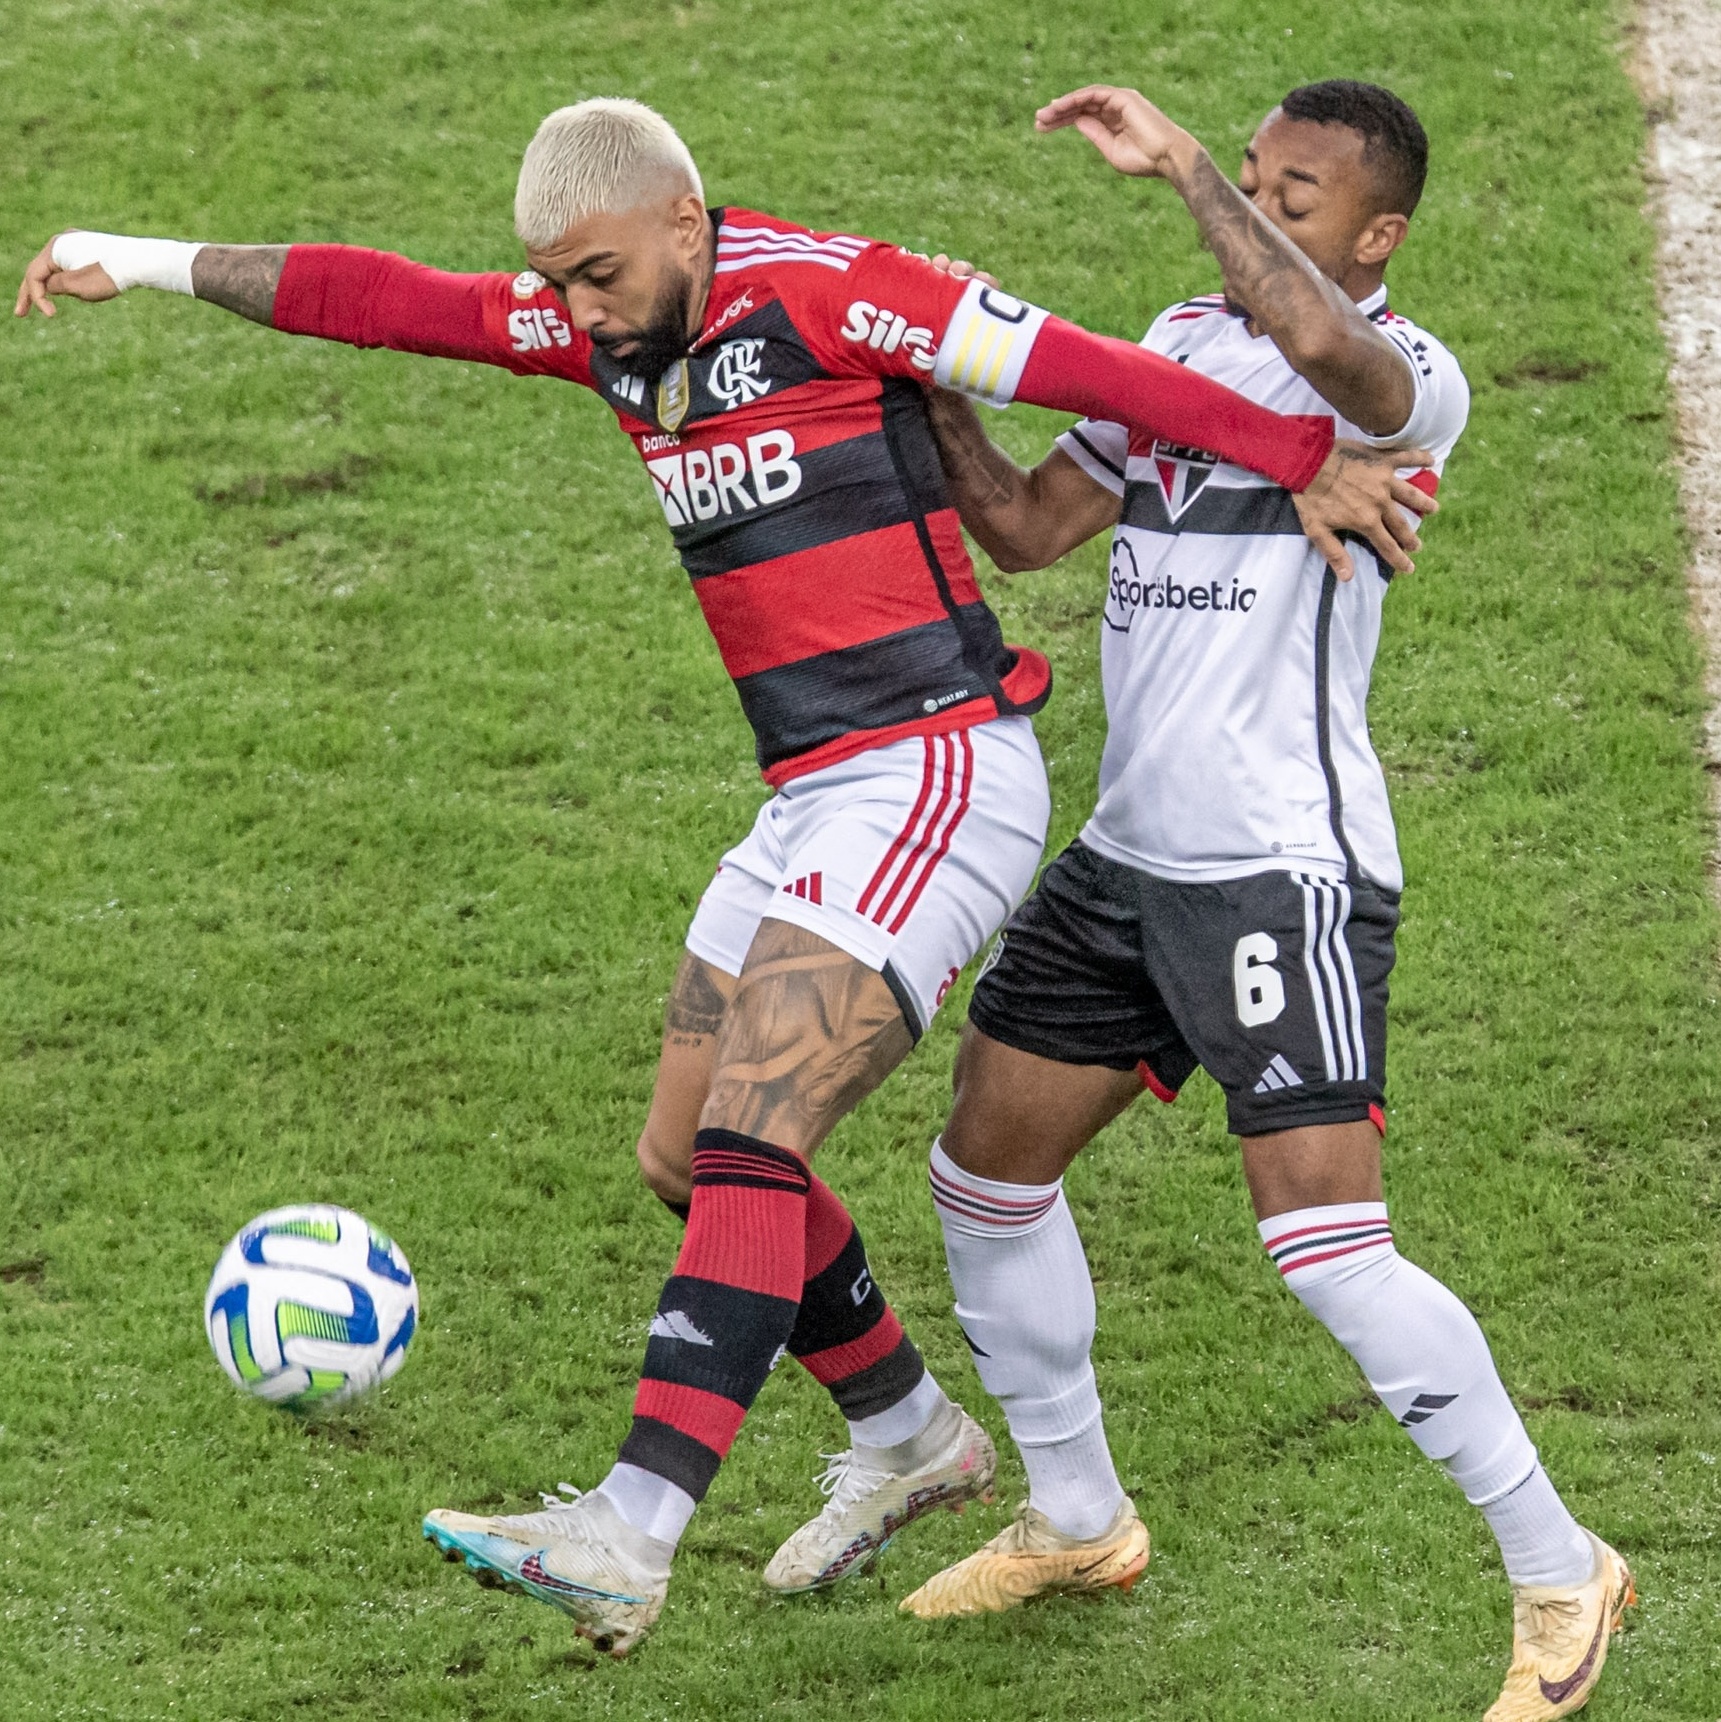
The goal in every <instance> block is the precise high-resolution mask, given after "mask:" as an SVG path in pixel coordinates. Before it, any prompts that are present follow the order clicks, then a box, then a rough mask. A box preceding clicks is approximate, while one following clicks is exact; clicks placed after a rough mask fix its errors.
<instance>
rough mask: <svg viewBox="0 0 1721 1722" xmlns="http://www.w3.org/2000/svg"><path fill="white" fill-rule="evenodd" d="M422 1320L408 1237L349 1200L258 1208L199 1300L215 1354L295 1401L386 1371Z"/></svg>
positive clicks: (342, 1391) (235, 1375)
mask: <svg viewBox="0 0 1721 1722" xmlns="http://www.w3.org/2000/svg"><path fill="white" fill-rule="evenodd" d="M417 1325H418V1286H417V1285H416V1283H415V1282H414V1280H413V1277H412V1269H411V1268H409V1267H408V1266H407V1265H406V1257H405V1256H403V1255H402V1254H401V1253H400V1246H399V1245H398V1244H396V1243H394V1242H393V1241H392V1240H391V1239H389V1238H385V1237H384V1236H383V1235H382V1233H381V1232H379V1231H377V1230H375V1229H374V1228H373V1227H372V1226H371V1225H370V1224H369V1222H368V1221H366V1220H365V1218H364V1216H363V1215H362V1214H355V1213H354V1212H353V1211H352V1210H351V1209H350V1208H336V1207H331V1206H329V1205H328V1204H326V1203H320V1202H312V1203H307V1204H305V1205H303V1206H301V1207H296V1208H275V1209H272V1210H271V1211H270V1212H269V1213H267V1214H260V1215H258V1217H257V1218H256V1219H255V1220H253V1221H252V1222H251V1223H250V1225H248V1226H246V1227H245V1228H244V1230H243V1231H241V1232H240V1233H239V1235H238V1236H237V1237H236V1238H235V1239H234V1240H233V1242H232V1243H230V1244H229V1245H228V1246H227V1248H226V1249H225V1250H223V1251H222V1252H221V1260H220V1261H218V1262H217V1263H216V1264H215V1272H214V1274H213V1275H212V1276H211V1278H210V1281H209V1290H208V1292H207V1294H206V1295H205V1296H204V1299H203V1326H204V1329H205V1330H206V1331H207V1333H208V1335H209V1343H210V1346H211V1347H212V1348H213V1349H214V1352H215V1358H216V1361H217V1362H218V1363H219V1364H220V1365H221V1367H222V1368H223V1369H224V1370H226V1371H227V1373H228V1375H229V1376H230V1377H231V1378H232V1380H233V1382H234V1383H235V1385H237V1386H238V1387H240V1388H242V1389H243V1390H244V1391H245V1392H247V1393H251V1394H254V1395H255V1396H256V1397H257V1398H259V1399H266V1400H268V1401H269V1403H270V1404H271V1405H280V1406H284V1407H285V1408H286V1409H287V1410H289V1411H321V1410H323V1409H325V1408H326V1407H328V1406H332V1405H341V1404H344V1403H345V1402H346V1401H347V1400H349V1399H354V1398H356V1397H357V1396H358V1395H359V1394H361V1393H364V1392H366V1391H367V1390H368V1389H370V1388H372V1387H374V1386H376V1385H377V1383H378V1382H381V1381H387V1380H388V1378H389V1377H390V1376H391V1375H393V1374H394V1373H395V1371H396V1370H398V1369H399V1368H400V1366H401V1364H403V1363H404V1362H405V1361H406V1348H407V1346H408V1345H409V1344H411V1342H412V1335H413V1330H414V1328H415V1327H417Z"/></svg>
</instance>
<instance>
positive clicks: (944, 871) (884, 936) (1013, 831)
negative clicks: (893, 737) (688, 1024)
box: [687, 717, 1051, 1038]
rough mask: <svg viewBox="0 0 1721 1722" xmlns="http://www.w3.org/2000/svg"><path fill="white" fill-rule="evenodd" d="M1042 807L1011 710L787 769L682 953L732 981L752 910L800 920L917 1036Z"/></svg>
mask: <svg viewBox="0 0 1721 1722" xmlns="http://www.w3.org/2000/svg"><path fill="white" fill-rule="evenodd" d="M1050 816H1051V794H1050V791H1049V790H1048V788H1047V785H1046V768H1045V764H1044V762H1043V761H1042V760H1041V758H1040V745H1039V743H1038V741H1036V740H1035V737H1034V726H1033V724H1032V723H1031V722H1030V721H1029V719H1027V718H1025V717H1008V718H995V719H993V720H992V721H991V722H989V723H983V724H976V725H974V726H973V727H972V728H971V729H964V730H957V731H956V732H954V733H953V734H950V735H928V736H909V737H908V738H907V739H905V740H903V741H898V742H892V743H890V744H889V745H888V746H886V747H877V748H872V749H869V750H868V751H867V752H865V753H859V754H856V755H855V756H854V757H853V758H852V759H845V760H841V761H839V762H838V763H837V764H835V765H828V766H825V767H824V768H823V769H821V770H819V771H810V772H808V773H807V775H806V776H805V777H796V778H791V779H790V781H789V782H788V783H786V784H784V785H783V787H782V788H781V789H779V790H778V791H777V793H776V794H775V795H773V796H772V797H771V799H770V800H769V801H767V802H766V803H765V805H764V806H763V807H761V808H760V809H759V816H758V818H757V819H755V820H754V822H753V829H752V830H751V831H750V832H748V834H747V836H746V837H745V838H744V839H743V840H742V841H741V842H740V843H738V844H737V845H736V846H735V847H734V848H733V849H731V850H730V851H729V853H728V854H727V855H725V856H724V857H723V859H722V861H721V862H720V863H719V864H718V867H717V875H716V877H715V878H714V879H713V880H712V881H711V883H710V885H709V886H708V887H707V888H706V892H705V895H704V896H703V897H702V898H700V900H699V907H698V908H697V909H696V910H695V911H694V914H693V925H692V926H691V927H689V928H688V931H687V948H688V949H689V950H690V951H692V952H693V954H694V955H695V956H696V957H702V958H703V959H704V960H705V961H706V962H708V963H710V964H712V965H713V966H714V967H716V968H719V969H722V970H723V972H724V973H725V974H730V975H738V974H740V972H741V965H742V963H743V962H744V961H745V960H746V957H747V951H748V948H749V947H750V946H751V945H752V943H753V935H754V934H755V933H756V932H757V931H758V930H759V923H760V921H762V920H763V919H765V917H766V916H770V917H771V918H772V919H774V920H779V921H789V922H792V923H793V924H794V925H795V926H797V927H805V928H806V929H807V931H808V932H810V933H817V934H818V936H819V937H820V938H821V939H825V940H828V941H829V942H830V943H831V944H833V945H835V946H837V948H838V949H839V950H844V951H847V952H848V953H849V955H850V956H852V957H853V958H854V959H855V960H856V961H857V962H862V963H865V964H866V966H867V967H868V968H869V969H877V970H878V971H879V973H880V974H882V975H883V976H884V978H885V981H886V982H887V983H888V984H889V986H890V989H891V991H892V992H893V993H894V994H895V995H896V998H897V1002H898V1003H899V1004H900V1005H901V1006H902V1010H903V1015H904V1016H905V1017H906V1018H907V1020H908V1025H909V1029H910V1032H911V1033H913V1034H914V1035H915V1036H916V1037H917V1038H918V1036H919V1035H920V1034H921V1033H922V1032H924V1030H925V1029H926V1027H927V1025H928V1024H929V1023H930V1022H931V1021H932V1018H933V1015H934V1013H935V1012H936V1011H937V1009H938V1007H939V1006H940V1005H941V1004H942V1003H943V1002H944V995H945V994H946V993H947V992H949V991H950V989H951V987H952V986H954V985H955V983H956V977H957V976H958V975H959V974H960V973H961V972H962V968H963V965H964V964H965V963H967V961H968V960H969V958H970V957H972V956H973V955H974V954H975V953H976V952H977V951H979V950H980V949H981V948H982V947H983V946H984V945H985V944H986V943H987V941H988V940H990V939H991V937H992V935H993V934H994V933H995V932H997V930H998V928H999V927H1000V926H1001V925H1002V924H1003V923H1004V920H1005V919H1006V917H1008V915H1009V914H1010V911H1011V910H1012V909H1014V908H1015V907H1016V905H1017V903H1019V902H1020V901H1021V900H1022V898H1023V897H1024V896H1026V895H1027V891H1028V887H1029V886H1030V885H1032V884H1033V882H1034V870H1035V868H1036V867H1038V865H1039V862H1040V852H1041V850H1042V849H1043V848H1044V846H1045V842H1046V824H1047V821H1048V819H1049V818H1050Z"/></svg>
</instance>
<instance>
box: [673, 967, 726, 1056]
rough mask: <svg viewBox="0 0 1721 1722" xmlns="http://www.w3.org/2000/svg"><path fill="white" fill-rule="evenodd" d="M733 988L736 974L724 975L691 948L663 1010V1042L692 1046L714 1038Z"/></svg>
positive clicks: (676, 976) (677, 972) (678, 971)
mask: <svg viewBox="0 0 1721 1722" xmlns="http://www.w3.org/2000/svg"><path fill="white" fill-rule="evenodd" d="M734 991H735V977H734V976H733V975H726V974H724V972H723V971H722V970H721V969H719V968H715V967H713V965H712V964H710V963H708V962H706V961H705V959H704V958H703V957H696V956H694V954H693V953H692V952H691V951H683V952H682V954H681V967H680V968H679V969H677V970H676V972H675V984H674V985H673V986H672V987H671V988H670V989H669V1001H668V1003H667V1004H666V1005H665V1006H664V1010H663V1040H664V1044H665V1045H666V1046H670V1045H674V1046H689V1045H696V1044H697V1043H698V1042H700V1041H702V1040H707V1039H710V1038H712V1037H714V1036H715V1035H716V1033H717V1031H718V1029H719V1028H720V1027H721V1026H722V1024H723V1012H724V1009H725V1007H726V1006H727V1005H728V1003H729V998H730V995H731V994H732V993H733V992H734Z"/></svg>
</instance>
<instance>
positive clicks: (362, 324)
mask: <svg viewBox="0 0 1721 1722" xmlns="http://www.w3.org/2000/svg"><path fill="white" fill-rule="evenodd" d="M275 327H276V328H277V329H282V330H285V331H286V333H288V334H290V335H317V336H320V337H322V339H324V340H326V341H345V342H346V343H347V344H348V345H350V346H354V347H391V348H393V349H394V350H395V351H396V352H401V353H428V354H430V355H431V356H432V357H434V358H439V359H473V360H476V361H477V362H479V363H481V364H486V365H501V366H503V367H505V368H506V369H508V370H510V371H516V372H519V373H520V374H522V375H550V376H560V377H566V378H568V379H569V380H570V381H572V382H577V383H584V384H586V385H587V386H588V387H589V386H590V385H591V380H592V377H591V367H590V363H589V358H590V353H591V342H590V339H589V338H588V337H587V336H585V335H582V334H581V333H580V332H579V331H578V330H576V329H574V328H573V327H572V326H571V325H570V324H569V322H568V320H567V314H566V312H565V311H564V310H563V309H562V307H561V305H560V304H559V303H558V301H557V299H556V296H555V294H554V293H553V292H552V291H551V290H550V288H549V287H548V286H546V285H545V284H544V283H543V282H542V281H540V280H539V279H538V277H537V276H536V275H533V274H531V273H529V272H528V273H526V274H522V275H501V274H496V275H488V274H487V275H453V274H450V273H449V272H448V271H446V270H443V269H431V268H429V267H427V266H426V265H425V264H422V263H412V262H409V261H408V260H407V259H406V258H404V257H396V256H395V255H393V253H391V252H387V251H369V250H366V249H365V248H364V247H362V246H357V245H295V246H293V247H292V248H291V249H290V250H289V251H288V252H287V262H286V267H285V268H284V269H283V270H282V271H281V280H280V284H279V285H278V286H277V287H276V289H275Z"/></svg>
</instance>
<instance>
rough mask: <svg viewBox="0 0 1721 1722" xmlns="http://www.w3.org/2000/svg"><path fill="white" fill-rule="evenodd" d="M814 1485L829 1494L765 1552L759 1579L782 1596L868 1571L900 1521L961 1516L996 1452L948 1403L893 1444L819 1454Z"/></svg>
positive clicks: (981, 1487) (993, 1465) (982, 1494)
mask: <svg viewBox="0 0 1721 1722" xmlns="http://www.w3.org/2000/svg"><path fill="white" fill-rule="evenodd" d="M823 1456H824V1457H825V1458H827V1459H829V1460H830V1461H831V1463H830V1468H829V1469H828V1470H827V1471H826V1472H825V1474H824V1476H822V1477H821V1478H820V1479H819V1488H820V1489H821V1490H822V1491H823V1492H824V1493H825V1494H827V1495H829V1496H830V1499H829V1501H827V1502H826V1503H825V1508H824V1511H823V1512H821V1513H820V1514H819V1516H818V1517H817V1518H816V1519H809V1520H808V1521H807V1523H806V1524H804V1525H802V1526H801V1528H800V1529H799V1530H798V1531H796V1532H795V1534H794V1535H793V1536H792V1537H790V1538H789V1540H788V1541H787V1542H786V1543H784V1544H783V1546H782V1547H781V1548H780V1549H778V1550H777V1552H776V1553H775V1554H774V1555H773V1556H772V1557H771V1564H770V1565H769V1566H768V1567H766V1568H765V1583H766V1585H767V1586H769V1587H770V1589H772V1590H774V1591H777V1592H779V1593H781V1594H782V1595H785V1596H787V1595H793V1594H794V1593H796V1592H798V1591H808V1590H820V1589H822V1588H823V1587H824V1586H826V1585H832V1584H835V1583H836V1582H837V1581H838V1580H839V1579H845V1578H851V1577H853V1576H854V1575H855V1574H856V1573H864V1572H866V1571H868V1570H869V1569H870V1568H871V1566H872V1564H873V1562H874V1561H876V1560H877V1559H878V1557H879V1556H880V1555H881V1554H883V1553H884V1551H885V1549H886V1548H887V1547H888V1546H889V1544H890V1540H891V1538H892V1537H894V1536H895V1535H896V1533H897V1532H898V1531H900V1530H901V1529H902V1527H903V1526H904V1525H907V1524H912V1523H913V1522H914V1520H916V1519H918V1518H919V1517H921V1515H922V1514H924V1513H930V1512H931V1511H932V1510H933V1509H934V1508H935V1507H949V1508H950V1509H951V1510H952V1511H953V1512H958V1513H960V1512H961V1511H962V1509H963V1508H964V1507H965V1506H967V1504H968V1503H969V1502H970V1501H972V1500H976V1499H978V1500H982V1501H990V1500H991V1499H992V1479H993V1476H994V1474H995V1473H996V1471H997V1469H998V1455H997V1453H996V1452H995V1451H994V1450H993V1447H992V1438H991V1437H990V1436H989V1435H988V1434H987V1433H986V1431H985V1430H984V1429H982V1428H981V1427H980V1425H979V1424H978V1423H976V1422H975V1421H974V1419H973V1418H972V1417H970V1416H969V1415H968V1413H967V1412H966V1411H964V1410H963V1409H962V1407H961V1406H960V1405H956V1404H953V1403H952V1402H951V1401H950V1400H948V1399H947V1400H945V1401H944V1403H943V1404H942V1405H941V1406H940V1407H939V1408H938V1410H936V1411H935V1412H933V1414H932V1417H931V1419H930V1421H929V1422H928V1424H927V1426H926V1428H925V1429H923V1430H922V1431H921V1432H920V1434H918V1435H917V1436H915V1437H914V1438H913V1440H911V1441H905V1442H903V1443H902V1444H901V1446H900V1447H883V1448H876V1447H875V1448H869V1447H862V1448H859V1449H857V1450H855V1451H853V1452H848V1453H826V1454H825V1455H823Z"/></svg>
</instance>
